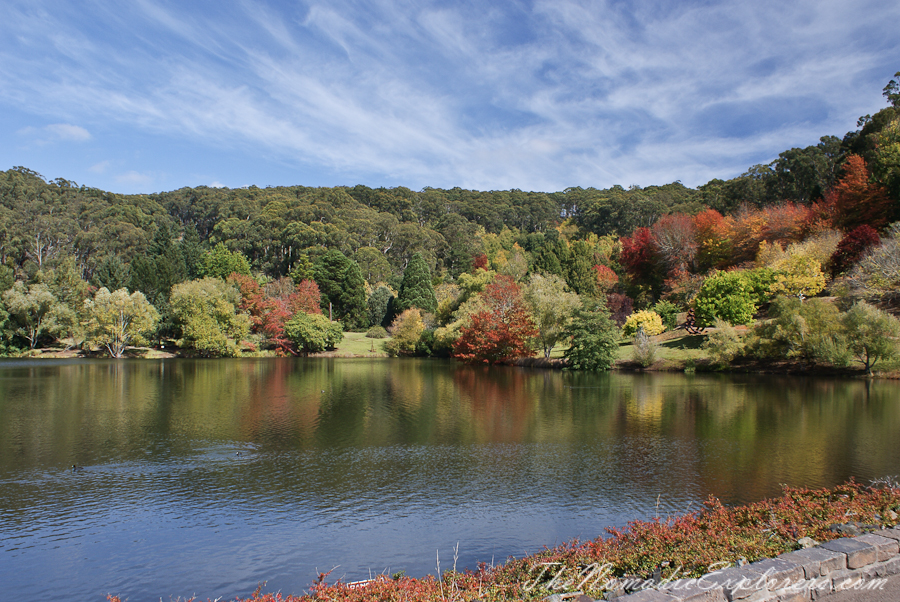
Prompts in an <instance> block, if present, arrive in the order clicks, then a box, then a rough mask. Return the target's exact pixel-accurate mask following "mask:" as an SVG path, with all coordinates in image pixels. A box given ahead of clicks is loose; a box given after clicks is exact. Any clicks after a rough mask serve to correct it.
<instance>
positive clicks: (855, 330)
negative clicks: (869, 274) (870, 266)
mask: <svg viewBox="0 0 900 602" xmlns="http://www.w3.org/2000/svg"><path fill="white" fill-rule="evenodd" d="M843 325H844V328H845V330H846V334H847V341H848V344H849V348H850V351H851V353H853V355H854V356H855V357H856V361H858V362H860V363H861V364H862V365H863V367H864V368H865V369H866V374H868V375H871V374H872V367H873V366H875V364H876V363H878V362H879V361H880V360H889V359H893V358H895V357H897V356H898V348H897V339H898V337H900V321H898V320H897V318H895V317H894V316H892V315H890V314H889V313H887V312H885V311H882V310H880V309H878V308H877V307H873V306H871V305H869V304H868V303H866V302H865V301H859V302H857V303H855V304H854V305H853V307H851V308H850V310H849V311H847V312H846V313H845V314H844V316H843Z"/></svg>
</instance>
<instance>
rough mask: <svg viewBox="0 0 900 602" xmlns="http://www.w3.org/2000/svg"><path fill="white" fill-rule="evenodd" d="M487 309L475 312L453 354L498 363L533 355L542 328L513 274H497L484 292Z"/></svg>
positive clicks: (482, 298) (456, 343)
mask: <svg viewBox="0 0 900 602" xmlns="http://www.w3.org/2000/svg"><path fill="white" fill-rule="evenodd" d="M481 300H482V301H483V302H484V304H485V306H486V308H487V309H485V310H484V311H480V312H478V313H476V314H473V315H472V317H471V319H470V322H469V325H468V326H466V327H464V328H463V329H462V331H461V335H460V337H459V338H458V339H457V340H456V342H455V343H454V344H453V356H454V357H456V358H458V359H460V360H463V361H466V362H483V363H491V364H495V363H498V362H504V361H509V360H512V359H515V358H518V357H531V356H532V355H534V351H533V350H532V349H531V340H532V339H533V338H534V337H536V336H537V334H538V330H537V328H536V327H535V325H534V321H533V320H532V319H531V315H530V314H529V313H528V309H527V306H526V305H525V300H524V299H523V298H522V293H521V291H520V290H519V287H518V286H517V285H516V283H515V282H514V281H513V279H512V278H510V277H509V276H502V275H501V276H497V277H496V278H495V279H494V281H493V282H492V283H490V284H489V285H487V287H485V289H484V292H483V293H481Z"/></svg>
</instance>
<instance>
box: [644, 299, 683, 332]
mask: <svg viewBox="0 0 900 602" xmlns="http://www.w3.org/2000/svg"><path fill="white" fill-rule="evenodd" d="M650 309H652V310H653V311H655V312H656V313H658V314H659V317H660V318H661V319H662V323H663V326H665V327H666V330H675V328H677V327H678V306H677V305H675V304H674V303H672V302H671V301H659V302H658V303H657V304H656V305H654V306H653V307H651V308H650Z"/></svg>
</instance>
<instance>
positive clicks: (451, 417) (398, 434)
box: [0, 359, 900, 600]
mask: <svg viewBox="0 0 900 602" xmlns="http://www.w3.org/2000/svg"><path fill="white" fill-rule="evenodd" d="M897 393H898V384H896V383H893V382H875V383H866V382H862V381H849V380H823V379H804V378H796V377H794V378H777V377H774V378H773V377H769V378H763V377H753V376H746V377H733V378H732V377H724V376H684V375H666V374H661V375H626V374H600V375H590V374H578V373H574V374H570V373H558V372H547V371H528V370H521V369H488V368H484V367H471V366H460V365H456V364H453V363H448V362H437V361H392V360H290V359H285V360H274V359H273V360H235V361H230V360H217V361H199V360H198V361H187V360H177V361H158V362H154V361H133V362H132V361H118V362H117V361H109V362H104V361H92V362H80V361H63V362H53V361H40V362H14V361H9V362H3V363H0V516H2V522H0V558H2V562H0V581H2V582H3V583H4V584H6V587H7V591H10V592H13V593H16V594H20V595H23V596H25V595H34V596H37V595H44V596H47V597H50V598H66V599H85V600H88V599H90V600H102V599H103V597H104V595H105V593H107V592H115V593H121V594H123V595H127V596H129V597H130V598H131V599H132V600H141V599H159V597H161V596H162V597H164V598H165V597H166V596H169V595H172V596H177V595H185V594H191V593H197V594H198V595H200V596H201V597H203V598H205V597H216V596H226V597H231V596H235V595H239V594H241V595H246V594H247V593H248V592H250V591H252V590H253V589H254V588H255V587H256V583H257V582H259V581H263V580H268V581H269V588H270V589H281V590H283V591H288V592H299V591H301V590H302V589H303V588H304V587H305V586H307V585H308V584H309V583H310V581H311V580H312V578H313V576H314V573H315V570H316V568H319V569H325V568H330V567H331V566H334V565H340V566H341V568H340V570H339V571H337V574H345V575H347V576H348V577H349V578H360V577H365V576H366V575H367V574H368V572H369V570H374V571H381V570H383V569H386V568H388V567H390V568H392V569H393V570H397V569H401V568H402V569H405V570H407V572H409V573H411V574H423V573H426V572H432V571H433V570H434V566H433V563H434V550H435V549H440V550H442V556H443V557H444V558H449V556H450V548H452V546H453V545H454V544H455V543H456V542H457V541H460V542H461V545H460V552H461V559H460V561H461V564H463V565H467V566H472V565H474V563H475V562H476V561H478V560H482V561H490V560H491V559H492V558H494V559H495V560H497V561H501V560H502V559H504V558H505V557H506V556H508V555H509V554H521V553H523V552H527V551H533V550H536V549H539V548H540V547H541V546H542V545H544V544H553V543H558V542H561V541H564V540H566V539H568V538H571V537H574V536H580V537H595V536H596V535H598V534H600V533H601V532H602V529H603V527H604V526H607V525H621V524H623V523H625V522H626V521H628V520H631V519H634V518H638V517H648V516H652V515H654V514H656V513H660V514H665V513H671V512H681V511H684V510H687V509H690V508H691V507H695V506H696V504H697V503H698V502H699V501H702V500H703V499H705V497H706V496H707V495H709V494H713V495H716V496H719V497H720V498H722V499H723V500H724V501H726V502H742V501H751V500H756V499H760V498H762V497H765V496H768V495H773V494H776V493H778V492H779V491H780V484H782V483H785V484H789V485H794V486H809V487H820V486H830V485H834V484H836V483H839V482H842V481H844V480H846V479H847V478H848V477H850V476H856V477H857V478H859V479H861V480H867V479H871V478H875V477H879V476H884V475H887V474H896V473H897V472H900V471H898V466H900V452H898V450H897V448H896V446H893V445H891V444H890V442H892V441H893V440H894V438H895V437H896V436H897V435H898V434H900V407H898V405H900V404H898V396H897ZM73 463H74V464H78V465H82V466H85V467H86V470H85V471H83V472H79V473H73V472H71V471H70V470H68V468H69V467H70V466H71V465H72V464H73ZM657 501H658V503H657Z"/></svg>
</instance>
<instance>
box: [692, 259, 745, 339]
mask: <svg viewBox="0 0 900 602" xmlns="http://www.w3.org/2000/svg"><path fill="white" fill-rule="evenodd" d="M694 312H695V313H694V316H695V318H696V320H697V324H698V325H700V326H712V325H713V324H714V323H715V321H716V318H719V319H720V320H725V321H726V322H728V323H729V324H734V325H736V324H749V323H750V322H751V321H752V320H753V314H755V313H756V303H754V301H753V295H752V289H751V286H750V283H749V282H748V281H747V277H746V275H745V274H743V273H742V272H716V273H715V274H713V275H712V276H710V277H709V278H707V279H706V280H704V281H703V285H702V286H701V287H700V292H699V293H697V298H696V299H694Z"/></svg>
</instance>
